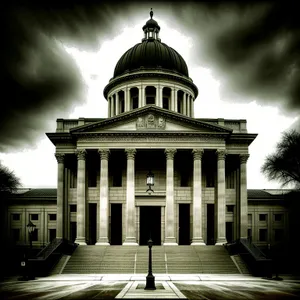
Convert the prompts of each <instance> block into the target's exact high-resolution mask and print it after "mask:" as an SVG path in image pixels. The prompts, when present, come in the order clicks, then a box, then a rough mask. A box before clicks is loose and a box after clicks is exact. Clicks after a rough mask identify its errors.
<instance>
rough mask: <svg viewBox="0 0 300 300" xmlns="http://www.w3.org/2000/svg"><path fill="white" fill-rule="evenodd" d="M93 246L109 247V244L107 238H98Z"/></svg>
mask: <svg viewBox="0 0 300 300" xmlns="http://www.w3.org/2000/svg"><path fill="white" fill-rule="evenodd" d="M95 245H97V246H109V245H110V243H109V242H108V238H107V237H100V238H99V239H98V241H97V243H96V244H95Z"/></svg>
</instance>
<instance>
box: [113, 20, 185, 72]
mask: <svg viewBox="0 0 300 300" xmlns="http://www.w3.org/2000/svg"><path fill="white" fill-rule="evenodd" d="M151 20H152V19H151ZM152 21H154V20H152ZM156 68H161V69H164V70H166V71H171V72H175V73H179V75H184V76H186V77H189V72H188V67H187V65H186V62H185V61H184V59H183V58H182V56H181V55H180V54H179V53H178V52H177V51H176V50H174V49H173V48H171V47H169V46H168V45H166V44H164V43H162V42H160V41H159V40H157V39H145V40H143V42H142V43H139V44H136V45H135V46H134V47H132V48H130V49H129V50H128V51H126V52H125V53H124V54H123V55H122V57H121V58H120V59H119V61H118V63H117V65H116V67H115V71H114V77H117V76H120V75H122V74H124V73H126V72H130V71H138V70H139V69H143V70H144V69H156Z"/></svg>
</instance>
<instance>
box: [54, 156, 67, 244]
mask: <svg viewBox="0 0 300 300" xmlns="http://www.w3.org/2000/svg"><path fill="white" fill-rule="evenodd" d="M55 157H56V160H57V213H56V237H57V238H59V239H60V238H63V237H64V230H63V226H64V168H65V165H64V159H65V154H63V153H55Z"/></svg>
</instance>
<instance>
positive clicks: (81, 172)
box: [75, 150, 86, 245]
mask: <svg viewBox="0 0 300 300" xmlns="http://www.w3.org/2000/svg"><path fill="white" fill-rule="evenodd" d="M76 154H77V162H78V167H77V237H76V240H75V243H77V244H79V245H86V240H85V208H86V203H85V157H86V150H77V152H76Z"/></svg>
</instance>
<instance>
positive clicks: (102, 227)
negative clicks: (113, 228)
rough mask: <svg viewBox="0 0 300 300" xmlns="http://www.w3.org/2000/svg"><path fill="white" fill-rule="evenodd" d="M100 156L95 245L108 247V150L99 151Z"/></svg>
mask: <svg viewBox="0 0 300 300" xmlns="http://www.w3.org/2000/svg"><path fill="white" fill-rule="evenodd" d="M98 153H99V154H100V160H101V163H100V199H99V204H98V209H99V238H98V241H97V243H96V245H109V239H108V230H109V199H108V157H109V153H110V152H109V150H108V149H99V150H98Z"/></svg>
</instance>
